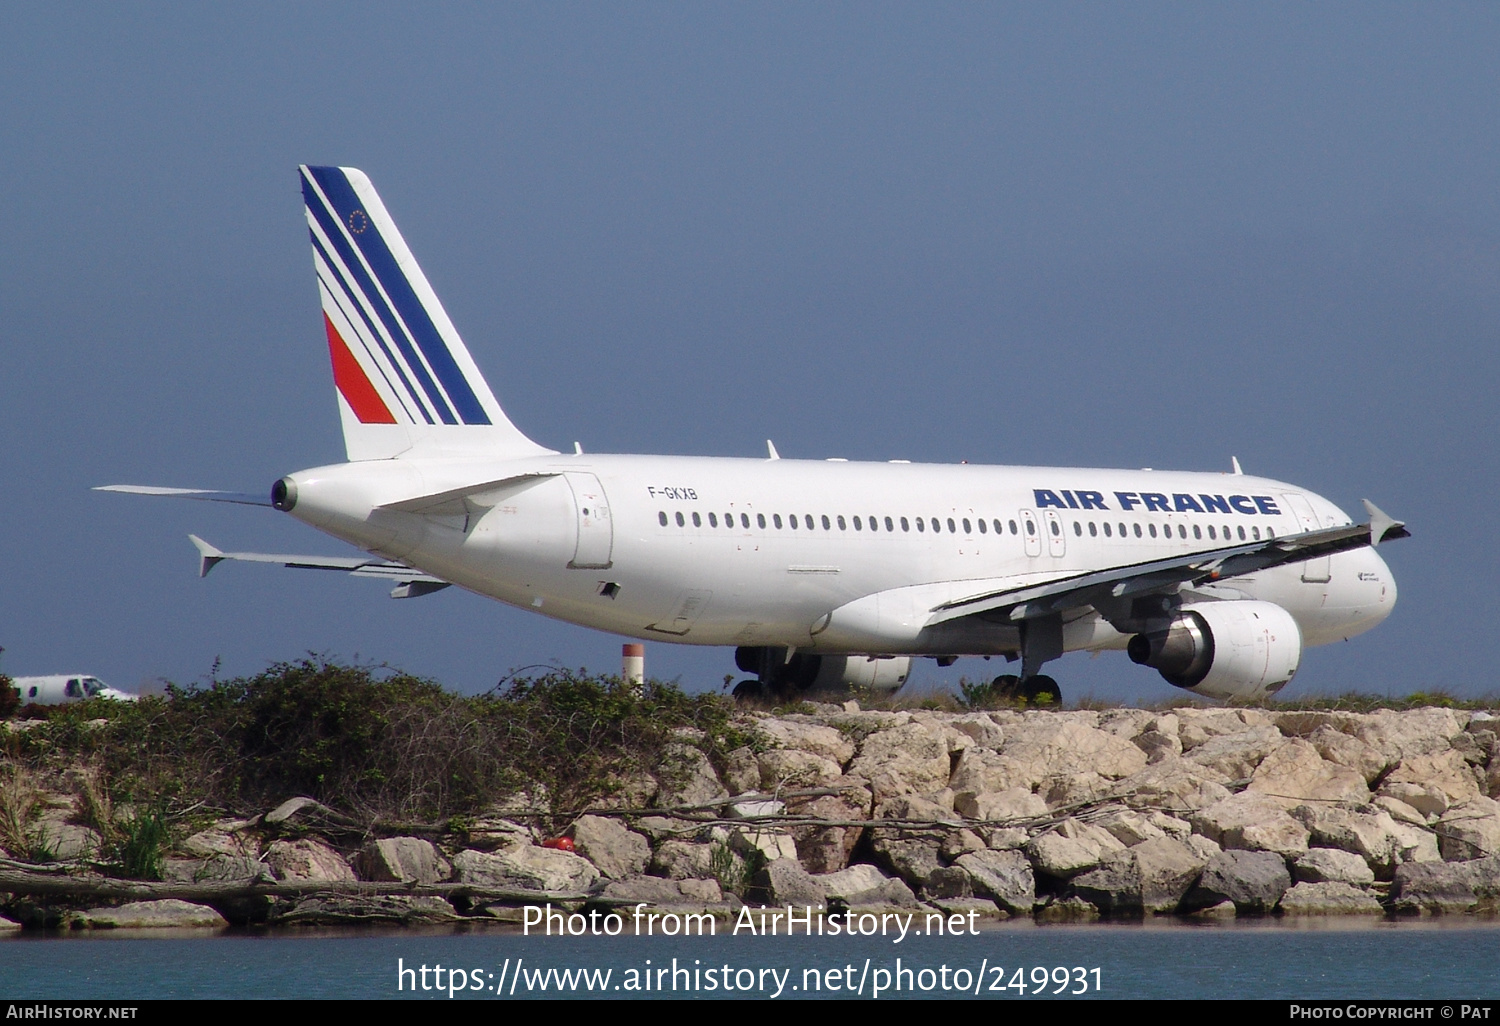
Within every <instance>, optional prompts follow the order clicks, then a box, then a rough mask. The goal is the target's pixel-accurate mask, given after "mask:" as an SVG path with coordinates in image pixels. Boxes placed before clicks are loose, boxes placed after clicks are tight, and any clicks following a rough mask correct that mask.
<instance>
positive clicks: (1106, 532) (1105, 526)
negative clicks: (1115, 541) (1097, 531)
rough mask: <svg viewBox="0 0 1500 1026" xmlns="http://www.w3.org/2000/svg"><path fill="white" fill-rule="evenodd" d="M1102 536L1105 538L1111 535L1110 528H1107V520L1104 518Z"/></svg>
mask: <svg viewBox="0 0 1500 1026" xmlns="http://www.w3.org/2000/svg"><path fill="white" fill-rule="evenodd" d="M1104 537H1106V538H1109V537H1112V535H1111V534H1110V530H1109V521H1108V520H1106V521H1105V522H1104Z"/></svg>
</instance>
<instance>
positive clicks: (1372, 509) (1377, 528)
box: [1360, 499, 1411, 549]
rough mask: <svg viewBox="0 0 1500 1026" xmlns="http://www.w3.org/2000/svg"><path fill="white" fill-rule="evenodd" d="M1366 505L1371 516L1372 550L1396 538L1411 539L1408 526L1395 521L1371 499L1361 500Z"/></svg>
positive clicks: (1366, 510)
mask: <svg viewBox="0 0 1500 1026" xmlns="http://www.w3.org/2000/svg"><path fill="white" fill-rule="evenodd" d="M1360 501H1361V502H1363V503H1364V504H1365V512H1366V513H1368V514H1370V548H1372V549H1373V548H1374V547H1375V546H1377V545H1379V544H1380V543H1381V542H1383V541H1392V540H1394V539H1396V538H1409V537H1411V533H1410V532H1409V531H1407V529H1406V525H1405V524H1404V523H1402V522H1401V521H1399V520H1393V519H1392V518H1391V517H1389V516H1387V515H1386V514H1385V513H1383V512H1381V510H1380V507H1379V506H1376V505H1375V504H1374V503H1373V502H1371V501H1370V500H1369V499H1361V500H1360Z"/></svg>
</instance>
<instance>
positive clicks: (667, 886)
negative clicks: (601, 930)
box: [600, 876, 718, 905]
mask: <svg viewBox="0 0 1500 1026" xmlns="http://www.w3.org/2000/svg"><path fill="white" fill-rule="evenodd" d="M715 890H717V886H716V887H715ZM600 897H603V898H612V899H617V900H620V901H630V902H638V901H644V902H646V903H647V904H648V905H680V904H682V900H683V893H682V885H681V884H680V883H679V882H678V881H676V880H663V879H662V878H661V877H659V876H636V877H632V878H630V879H628V880H611V881H610V882H609V883H607V884H605V885H604V890H603V891H601V892H600ZM713 900H715V901H717V900H718V898H717V897H715V898H714V899H713Z"/></svg>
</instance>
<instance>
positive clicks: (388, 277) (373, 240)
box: [303, 167, 490, 424]
mask: <svg viewBox="0 0 1500 1026" xmlns="http://www.w3.org/2000/svg"><path fill="white" fill-rule="evenodd" d="M308 171H309V172H310V173H311V174H312V176H313V177H314V178H315V179H316V180H317V183H318V185H319V186H320V187H321V188H322V190H323V194H324V195H325V196H327V197H328V201H329V203H330V204H332V206H333V210H334V212H335V213H336V214H337V215H338V219H339V221H340V222H342V224H341V225H340V226H338V227H337V228H334V230H330V227H331V226H329V225H326V224H325V225H324V231H325V232H328V234H329V236H330V238H334V237H339V238H340V242H342V240H343V239H346V238H353V239H354V243H355V245H357V246H358V247H359V251H360V253H361V254H363V255H364V258H365V260H366V261H367V262H368V263H369V265H370V268H371V269H372V270H373V271H374V272H375V276H376V277H377V278H378V279H379V281H380V285H381V287H382V288H383V289H384V290H385V294H386V295H387V296H389V297H390V300H391V303H392V304H394V306H395V308H396V312H397V313H399V314H400V317H401V321H403V322H405V324H406V327H407V328H408V329H409V331H410V338H411V340H412V341H414V342H415V343H416V345H417V347H418V348H420V349H421V351H422V355H423V356H425V357H426V358H427V364H428V366H430V367H431V368H432V371H433V373H434V374H436V375H437V378H438V381H439V382H441V384H442V391H443V392H444V393H446V398H447V400H448V401H449V402H451V403H452V408H453V410H454V411H456V412H457V415H458V417H459V418H461V419H462V422H463V423H465V424H488V423H490V419H489V417H488V416H487V415H486V414H485V412H484V407H483V406H481V405H480V402H479V397H478V396H476V395H475V394H474V390H473V389H472V388H470V387H469V382H468V380H467V379H466V378H465V377H464V375H463V371H462V370H460V369H459V366H458V364H457V363H456V362H455V361H454V359H453V355H452V354H451V353H450V352H449V351H448V346H447V343H446V342H444V341H443V337H442V335H441V334H439V332H438V329H437V325H435V324H434V323H433V322H432V318H431V317H430V316H428V313H427V309H426V307H424V306H423V305H422V301H421V300H420V299H418V298H417V294H416V292H415V291H414V290H413V289H412V287H411V283H410V282H408V281H407V280H406V275H405V274H404V273H403V272H402V270H401V268H400V265H398V264H397V263H396V259H395V257H394V256H392V254H391V251H390V248H389V247H388V246H387V245H386V242H385V239H384V238H383V237H382V236H381V234H380V230H379V229H378V228H377V227H376V226H375V224H374V222H372V221H370V220H369V219H368V218H367V217H366V216H365V215H364V213H363V211H362V210H361V206H362V204H361V202H360V200H359V196H358V195H357V194H356V193H355V191H354V188H353V187H352V186H351V185H350V184H349V179H348V178H347V177H346V176H345V175H344V173H343V172H342V171H340V170H339V169H338V168H334V167H310V168H308ZM303 191H304V195H307V194H308V193H310V190H308V189H306V188H304V190H303ZM316 200H318V197H317V195H316V194H312V195H311V196H310V197H309V198H308V206H309V209H313V208H315V207H317V208H321V207H322V206H323V204H322V203H321V202H314V201H316ZM314 214H315V215H318V214H321V216H320V218H319V220H320V223H322V221H323V218H326V217H327V212H326V210H324V211H319V210H317V209H314ZM361 219H363V220H362V221H361ZM359 224H363V230H362V231H357V232H356V231H352V230H351V231H350V233H349V235H348V236H344V233H343V230H342V229H343V227H344V226H349V227H350V228H351V229H352V228H353V227H356V226H358V225H359ZM345 263H346V264H347V265H348V266H349V268H350V273H351V274H356V275H359V276H361V277H362V276H363V271H362V269H356V263H357V262H352V261H348V260H346V261H345ZM366 294H367V295H368V296H369V297H370V299H371V301H372V304H373V305H375V307H376V309H377V310H379V311H381V313H382V318H381V319H382V320H383V321H385V322H386V325H387V327H388V328H390V329H391V331H392V334H393V335H395V336H397V337H398V338H399V339H401V340H402V341H405V339H406V337H407V335H406V332H403V331H401V328H400V324H398V323H396V322H395V319H394V318H388V317H386V316H385V314H386V311H385V310H384V309H383V308H384V306H385V304H383V303H380V302H379V295H378V293H375V292H374V291H373V290H367V292H366ZM404 348H405V347H403V349H404ZM410 363H411V364H412V368H411V369H412V372H413V373H414V374H417V375H418V377H419V380H422V379H427V375H426V374H425V373H424V372H423V368H422V367H421V364H420V363H419V362H418V361H416V360H414V359H413V360H411V361H410ZM429 381H430V379H427V380H423V381H422V383H423V389H424V391H426V392H427V393H428V395H429V396H433V398H434V400H435V403H434V404H435V405H436V406H437V408H438V410H439V414H440V416H441V417H442V420H443V422H444V423H454V420H453V419H452V418H453V413H451V412H450V411H449V409H448V407H447V405H446V404H445V403H443V402H441V401H440V400H438V397H437V396H435V395H433V389H431V388H430V387H428V385H429Z"/></svg>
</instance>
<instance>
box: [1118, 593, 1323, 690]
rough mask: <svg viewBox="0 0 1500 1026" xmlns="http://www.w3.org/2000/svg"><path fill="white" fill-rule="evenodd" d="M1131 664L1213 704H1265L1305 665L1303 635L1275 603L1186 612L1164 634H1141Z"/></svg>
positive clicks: (1133, 642)
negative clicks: (1255, 700) (1262, 700)
mask: <svg viewBox="0 0 1500 1026" xmlns="http://www.w3.org/2000/svg"><path fill="white" fill-rule="evenodd" d="M1127 651H1128V652H1129V653H1130V658H1131V659H1132V660H1134V661H1135V662H1137V663H1140V664H1142V665H1143V666H1150V667H1153V668H1155V669H1156V670H1159V671H1160V672H1161V675H1162V678H1163V679H1164V680H1165V681H1166V682H1167V683H1168V684H1171V685H1173V686H1175V687H1179V688H1184V689H1186V690H1188V691H1192V692H1194V693H1196V694H1199V695H1204V696H1206V697H1208V698H1260V697H1261V696H1263V695H1270V694H1275V693H1276V692H1277V691H1280V690H1281V689H1282V688H1284V687H1286V685H1287V682H1288V681H1290V680H1291V679H1292V675H1293V674H1295V673H1296V672H1297V664H1298V663H1300V662H1301V661H1302V631H1301V630H1299V629H1298V627H1297V621H1296V620H1294V619H1292V614H1291V613H1288V612H1287V611H1286V610H1285V609H1283V608H1281V607H1280V606H1278V605H1276V604H1275V603H1272V602H1256V601H1241V602H1204V603H1200V604H1197V605H1191V606H1183V607H1182V610H1181V613H1180V615H1179V616H1178V617H1177V619H1176V620H1174V621H1173V622H1172V625H1171V626H1170V627H1168V628H1167V629H1166V630H1164V631H1150V632H1148V633H1145V634H1137V635H1136V636H1135V637H1133V638H1131V639H1130V646H1129V648H1128V649H1127Z"/></svg>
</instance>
